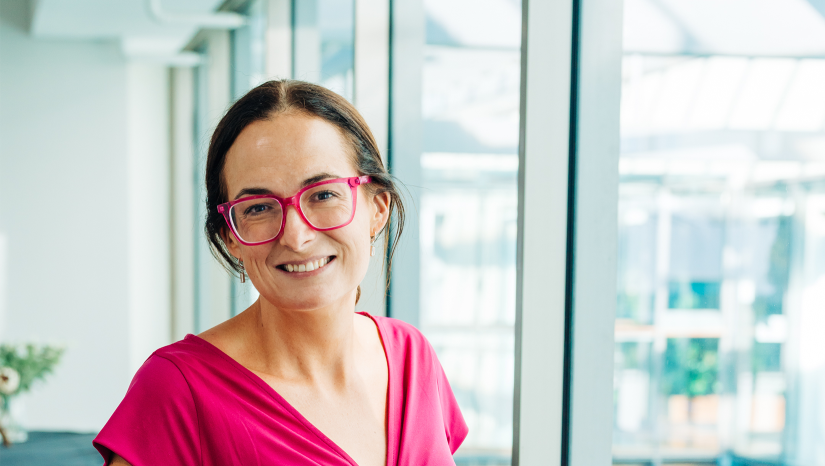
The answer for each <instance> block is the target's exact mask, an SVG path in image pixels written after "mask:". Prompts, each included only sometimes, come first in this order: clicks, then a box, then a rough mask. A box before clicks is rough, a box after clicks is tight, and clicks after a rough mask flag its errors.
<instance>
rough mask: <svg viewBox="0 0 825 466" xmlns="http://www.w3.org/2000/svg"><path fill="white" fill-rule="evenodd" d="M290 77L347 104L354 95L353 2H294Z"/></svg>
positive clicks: (303, 0) (298, 0) (307, 0)
mask: <svg viewBox="0 0 825 466" xmlns="http://www.w3.org/2000/svg"><path fill="white" fill-rule="evenodd" d="M293 8H294V12H293V14H294V33H293V34H294V36H293V40H294V51H293V67H294V70H293V74H294V76H293V77H294V78H295V79H300V80H302V81H309V82H313V83H317V84H320V85H322V86H324V87H326V88H328V89H331V90H333V91H335V92H337V93H338V94H341V95H342V96H344V97H345V98H346V99H347V100H349V101H350V102H351V101H352V97H353V92H354V87H353V86H354V83H353V76H354V69H355V0H295V1H294V2H293Z"/></svg>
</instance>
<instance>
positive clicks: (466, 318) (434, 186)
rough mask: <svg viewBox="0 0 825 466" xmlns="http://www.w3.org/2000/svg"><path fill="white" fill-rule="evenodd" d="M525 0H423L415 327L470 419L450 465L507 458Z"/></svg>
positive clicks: (507, 460) (506, 461)
mask: <svg viewBox="0 0 825 466" xmlns="http://www.w3.org/2000/svg"><path fill="white" fill-rule="evenodd" d="M520 8H521V4H520V2H519V1H511V0H486V1H483V2H480V3H479V2H467V1H463V0H425V1H424V12H425V21H426V23H425V24H426V34H425V45H424V47H423V53H424V62H423V70H422V106H421V109H422V123H423V126H422V128H423V141H422V146H423V153H422V154H421V166H420V167H421V185H422V187H423V188H422V189H421V200H420V213H419V215H420V217H419V221H420V224H419V225H420V232H419V234H420V274H421V275H420V276H421V285H420V286H421V289H420V306H421V307H420V315H419V325H420V328H421V330H422V331H423V332H424V334H425V335H426V336H427V338H428V339H429V340H430V342H431V343H432V344H433V346H434V347H435V349H436V352H437V353H438V357H439V360H440V361H441V364H442V365H443V367H444V370H445V371H446V373H447V376H448V378H449V380H450V384H451V386H452V388H453V391H454V392H455V395H456V398H457V399H458V402H459V405H460V406H461V410H462V413H463V414H464V417H465V419H466V421H467V424H468V425H469V428H470V433H469V435H468V437H467V439H466V440H465V441H464V443H463V444H462V446H461V448H460V449H459V450H458V452H457V453H456V463H457V464H460V465H462V464H489V465H493V464H496V465H497V464H510V455H511V447H512V437H513V424H512V420H513V410H512V406H513V368H514V353H513V349H514V324H515V304H516V300H515V288H516V231H517V226H516V216H517V173H518V133H519V132H518V124H519V79H520V49H519V47H520V40H521V11H520Z"/></svg>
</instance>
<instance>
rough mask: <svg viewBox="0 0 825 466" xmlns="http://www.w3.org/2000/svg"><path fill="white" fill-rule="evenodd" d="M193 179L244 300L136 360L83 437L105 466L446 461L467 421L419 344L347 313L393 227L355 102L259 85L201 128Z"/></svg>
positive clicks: (404, 329)
mask: <svg viewBox="0 0 825 466" xmlns="http://www.w3.org/2000/svg"><path fill="white" fill-rule="evenodd" d="M206 188H207V207H208V216H207V220H206V231H207V235H208V236H209V240H210V242H211V245H212V247H213V251H214V252H215V253H216V256H217V257H218V258H219V259H220V260H222V261H223V262H224V263H225V265H226V266H228V267H229V268H230V269H232V270H234V271H236V272H238V273H239V275H240V277H241V280H244V279H245V277H246V276H248V277H249V279H251V280H252V283H253V284H254V285H255V287H256V288H257V289H258V291H259V292H260V298H259V299H258V301H257V302H255V304H253V305H252V306H251V307H250V308H249V309H247V310H246V311H244V312H242V313H241V314H239V315H238V316H236V317H234V318H232V319H230V320H228V321H226V322H224V323H222V324H220V325H218V326H216V327H214V328H212V329H210V330H207V331H205V332H203V333H202V334H200V335H198V336H194V335H187V336H186V338H185V339H183V340H182V341H179V342H177V343H174V344H172V345H169V346H167V347H164V348H161V349H159V350H158V351H156V352H155V353H154V354H153V355H152V356H150V357H149V359H147V361H146V362H145V363H144V365H143V366H142V367H141V369H140V370H139V371H138V372H137V374H136V375H135V377H134V379H133V380H132V383H131V385H130V387H129V390H128V391H127V393H126V397H125V398H124V400H123V402H121V404H120V406H119V407H118V408H117V410H116V411H115V413H114V414H113V415H112V417H111V419H110V420H109V422H108V423H107V424H106V426H105V427H104V428H103V430H102V431H101V432H100V434H99V435H98V436H97V438H96V439H95V441H94V445H95V447H96V448H97V449H98V451H100V453H101V455H103V457H104V459H105V460H106V464H111V465H128V464H131V465H133V466H144V465H187V466H191V465H230V464H233V465H234V464H238V465H267V464H278V465H298V464H323V465H356V464H357V465H362V466H367V465H416V466H417V465H446V464H454V462H453V459H452V454H453V453H454V452H455V450H456V449H457V448H458V446H459V445H460V444H461V442H462V441H463V440H464V438H465V437H466V435H467V426H466V424H465V423H464V419H463V418H462V416H461V412H460V411H459V409H458V405H457V403H456V401H455V397H454V396H453V393H452V391H451V389H450V386H449V384H448V383H447V379H446V377H445V375H444V371H443V370H442V368H441V366H440V364H439V363H438V360H437V359H436V356H435V352H434V351H433V349H432V347H431V346H430V344H429V343H428V342H427V341H426V339H425V338H424V337H423V336H422V335H421V334H420V333H419V332H418V331H417V330H415V329H414V328H413V327H411V326H410V325H407V324H405V323H403V322H400V321H397V320H394V319H389V318H382V317H374V316H370V315H368V314H364V313H355V312H354V310H355V304H356V302H357V300H358V296H359V294H360V288H359V286H358V284H359V283H360V282H361V280H362V279H363V278H364V276H365V274H366V271H367V267H368V265H369V258H370V255H373V254H375V248H374V246H373V243H374V241H375V238H376V236H377V235H380V234H387V231H388V225H387V224H388V220H389V218H390V216H391V215H392V214H393V211H394V210H397V213H396V214H397V217H398V218H399V222H398V223H399V225H398V226H399V227H398V228H397V233H396V238H395V240H396V241H394V243H393V244H397V240H398V235H400V232H401V230H402V227H403V206H402V205H401V202H400V199H399V195H398V191H397V190H396V188H395V185H394V184H393V181H392V178H391V177H390V175H389V174H388V172H387V170H386V169H385V168H384V166H383V163H382V161H381V158H380V155H379V153H378V149H377V147H376V144H375V140H374V139H373V137H372V134H371V133H370V130H369V128H368V127H367V125H366V123H365V122H364V120H363V119H362V118H361V116H360V115H359V114H358V112H357V111H356V110H355V109H354V108H353V107H352V106H351V105H350V104H349V103H348V102H347V101H346V100H345V99H343V98H341V97H340V96H338V95H336V94H335V93H333V92H331V91H328V90H326V89H324V88H322V87H320V86H316V85H313V84H308V83H303V82H298V81H270V82H267V83H265V84H262V85H261V86H259V87H257V88H255V89H253V90H252V91H250V92H249V93H248V94H247V95H246V96H244V97H243V98H241V99H240V100H239V101H238V102H236V103H235V104H234V105H233V106H232V108H230V109H229V111H228V112H227V114H226V116H224V118H223V119H222V120H221V122H220V123H219V124H218V127H217V128H216V129H215V133H214V135H213V136H212V141H211V144H210V147H209V154H208V158H207V164H206ZM390 257H392V254H390ZM391 262H392V261H391V259H390V263H391Z"/></svg>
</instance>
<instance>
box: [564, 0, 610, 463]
mask: <svg viewBox="0 0 825 466" xmlns="http://www.w3.org/2000/svg"><path fill="white" fill-rule="evenodd" d="M580 5H581V11H580V28H581V30H580V34H579V37H580V40H579V59H578V65H579V71H578V86H577V87H578V98H577V104H578V105H577V107H578V109H577V116H578V118H577V121H576V189H575V205H576V208H575V212H576V217H575V225H576V226H575V235H576V236H575V261H574V279H573V283H574V287H573V322H572V338H573V341H572V358H571V359H572V373H571V379H570V384H571V386H570V393H571V396H570V406H569V409H570V427H569V428H570V432H569V435H570V437H569V438H570V443H569V449H570V450H569V463H568V464H570V465H576V466H591V465H610V464H612V461H611V458H612V443H613V354H614V351H615V348H614V341H613V335H614V332H615V322H616V273H617V272H616V254H617V253H616V251H617V248H618V244H617V243H618V194H619V101H620V97H621V83H622V73H621V71H622V63H621V59H622V1H621V0H588V1H582V2H581V3H580Z"/></svg>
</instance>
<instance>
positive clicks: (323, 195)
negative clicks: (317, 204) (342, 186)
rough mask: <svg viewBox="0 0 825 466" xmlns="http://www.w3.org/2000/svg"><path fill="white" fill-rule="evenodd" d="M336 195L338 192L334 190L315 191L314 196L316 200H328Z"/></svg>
mask: <svg viewBox="0 0 825 466" xmlns="http://www.w3.org/2000/svg"><path fill="white" fill-rule="evenodd" d="M336 196H337V194H336V193H334V192H332V191H319V192H317V193H315V194H314V195H313V196H312V197H313V198H314V199H313V200H314V201H327V200H329V199H332V198H333V197H336Z"/></svg>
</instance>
